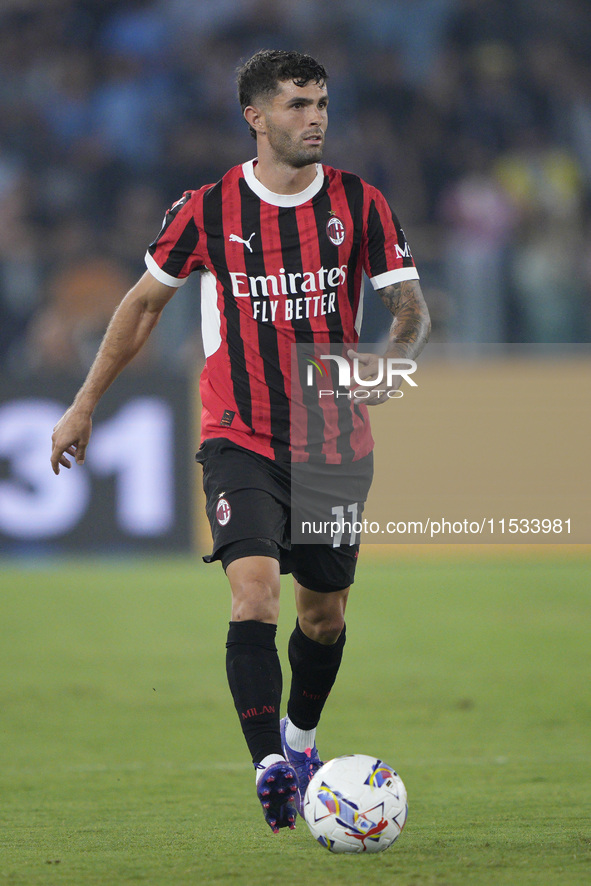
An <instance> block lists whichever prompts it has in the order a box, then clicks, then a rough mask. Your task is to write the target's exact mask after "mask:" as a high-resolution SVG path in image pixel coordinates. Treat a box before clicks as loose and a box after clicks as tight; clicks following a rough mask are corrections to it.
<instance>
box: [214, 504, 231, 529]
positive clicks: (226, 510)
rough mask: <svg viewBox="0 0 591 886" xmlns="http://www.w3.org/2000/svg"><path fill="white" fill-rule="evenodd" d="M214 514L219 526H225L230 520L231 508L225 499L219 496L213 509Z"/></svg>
mask: <svg viewBox="0 0 591 886" xmlns="http://www.w3.org/2000/svg"><path fill="white" fill-rule="evenodd" d="M215 516H216V519H217V521H218V523H219V524H220V526H225V525H226V523H229V522H230V517H231V516H232V508H231V507H230V504H229V502H228V500H227V499H225V498H220V500H219V501H218V503H217V507H216V509H215Z"/></svg>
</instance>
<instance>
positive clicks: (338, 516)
mask: <svg viewBox="0 0 591 886" xmlns="http://www.w3.org/2000/svg"><path fill="white" fill-rule="evenodd" d="M331 513H332V515H333V521H332V527H331V529H332V533H331V534H332V546H333V548H339V547H340V546H341V544H342V541H343V534H344V532H345V530H347V531H348V532H349V535H350V539H349V541H348V542H346V544H350V545H354V544H357V542H358V541H359V533H360V531H361V523H359V520H358V515H359V502H356V501H354V502H352V504H350V505H347V514H348V515H349V518H348V520H345V507H344V505H335V506H334V508H332V511H331Z"/></svg>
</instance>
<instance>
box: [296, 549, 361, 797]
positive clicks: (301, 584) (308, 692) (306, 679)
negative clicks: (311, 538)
mask: <svg viewBox="0 0 591 886" xmlns="http://www.w3.org/2000/svg"><path fill="white" fill-rule="evenodd" d="M357 553H358V545H344V546H341V547H340V548H332V546H329V545H297V546H296V547H295V548H294V549H293V550H292V554H293V555H294V556H295V558H296V560H297V562H296V564H295V568H294V570H293V574H294V584H295V596H296V609H297V614H298V617H297V621H296V625H295V629H294V631H293V633H292V635H291V637H290V640H289V661H290V665H291V687H290V693H289V700H288V704H287V717H285V718H284V719H283V720H282V721H281V735H282V743H283V752H284V754H285V756H286V758H287V759H288V760H289V761H290V763H292V765H293V766H294V768H295V770H296V772H297V774H298V784H299V795H298V809H299V811H300V812H301V811H302V803H303V798H304V794H305V791H306V787H307V785H308V782H309V781H310V778H311V777H312V776H313V775H314V773H315V772H316V771H317V770H318V768H319V767H320V766H321V765H322V764H321V761H320V757H319V754H318V750H317V748H316V743H315V738H316V727H317V725H318V722H319V720H320V715H321V713H322V710H323V708H324V705H325V703H326V699H327V698H328V696H329V694H330V691H331V689H332V687H333V685H334V682H335V680H336V677H337V674H338V671H339V667H340V664H341V659H342V657H343V648H344V646H345V609H346V606H347V599H348V596H349V588H350V585H351V583H352V582H353V580H354V576H355V567H356V563H357Z"/></svg>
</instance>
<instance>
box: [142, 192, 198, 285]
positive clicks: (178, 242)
mask: <svg viewBox="0 0 591 886" xmlns="http://www.w3.org/2000/svg"><path fill="white" fill-rule="evenodd" d="M194 193H195V192H193V191H185V193H184V194H183V196H182V197H181V199H180V200H177V202H176V203H174V204H173V206H172V207H171V208H170V209H169V210H168V211H167V213H166V215H165V216H164V222H163V225H162V230H161V231H160V233H159V234H158V236H157V237H156V239H155V240H154V241H153V242H152V243H150V245H149V246H148V250H147V252H146V256H145V261H146V267H147V268H148V271H149V272H150V273H151V274H152V276H153V277H155V278H156V280H158V281H159V282H160V283H164V284H165V285H166V286H175V287H179V286H182V285H183V283H185V282H186V280H187V277H188V276H189V274H190V273H191V271H195V270H197V269H198V268H202V267H204V257H203V255H202V244H201V243H200V235H199V226H198V225H197V223H196V221H195V213H194Z"/></svg>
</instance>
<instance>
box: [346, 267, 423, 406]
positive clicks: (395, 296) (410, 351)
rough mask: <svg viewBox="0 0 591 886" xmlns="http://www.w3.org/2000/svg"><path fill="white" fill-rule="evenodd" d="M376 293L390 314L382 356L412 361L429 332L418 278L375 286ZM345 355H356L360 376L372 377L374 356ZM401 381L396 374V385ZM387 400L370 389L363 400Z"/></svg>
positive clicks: (373, 401) (369, 401)
mask: <svg viewBox="0 0 591 886" xmlns="http://www.w3.org/2000/svg"><path fill="white" fill-rule="evenodd" d="M378 295H379V296H380V298H381V299H382V301H383V302H384V304H385V305H386V307H387V308H388V310H389V311H390V313H391V314H392V316H393V320H392V325H391V327H390V334H389V338H388V348H387V351H386V354H385V355H384V356H386V357H398V358H403V359H406V360H414V359H415V357H417V356H418V355H419V354H420V353H421V351H422V350H423V348H424V347H425V345H426V344H427V341H428V340H429V334H430V332H431V319H430V317H429V309H428V308H427V305H426V303H425V299H424V297H423V293H422V291H421V286H420V283H419V281H418V280H403V281H401V282H400V283H392V284H391V285H390V286H384V288H383V289H379V290H378ZM349 356H350V357H357V359H358V361H359V375H360V377H361V378H363V379H370V378H375V377H376V375H377V361H378V355H376V354H358V353H357V352H355V351H352V350H351V351H349ZM401 382H402V376H399V382H398V384H400V383H401ZM392 389H393V388H390V389H389V390H392ZM387 399H388V396H387V393H386V392H384V393H383V394H377V393H376V392H375V391H372V396H370V397H369V398H367V399H365V400H364V401H363V402H364V403H367V404H368V405H369V406H371V405H374V404H376V403H384V402H385V401H386V400H387Z"/></svg>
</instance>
